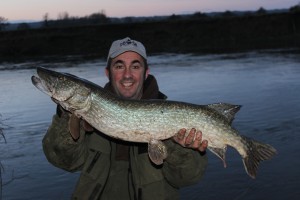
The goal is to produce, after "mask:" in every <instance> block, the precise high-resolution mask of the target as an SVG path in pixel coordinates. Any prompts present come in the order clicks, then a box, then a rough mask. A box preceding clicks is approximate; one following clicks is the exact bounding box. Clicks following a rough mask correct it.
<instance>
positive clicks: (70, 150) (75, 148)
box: [43, 113, 88, 172]
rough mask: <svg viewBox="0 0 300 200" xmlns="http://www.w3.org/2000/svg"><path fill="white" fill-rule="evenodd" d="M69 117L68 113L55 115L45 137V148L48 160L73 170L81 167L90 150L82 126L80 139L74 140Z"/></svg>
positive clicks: (60, 166)
mask: <svg viewBox="0 0 300 200" xmlns="http://www.w3.org/2000/svg"><path fill="white" fill-rule="evenodd" d="M69 117H70V116H69V114H68V113H64V114H62V115H61V116H58V114H55V115H54V116H53V119H52V124H51V125H50V126H49V128H48V130H47V133H46V135H45V136H44V138H43V150H44V153H45V156H46V158H47V160H48V161H49V162H50V163H52V164H53V165H54V166H56V167H58V168H61V169H64V170H67V171H70V172H73V171H77V170H80V169H81V167H82V165H83V164H84V161H85V159H86V157H87V154H88V151H87V148H86V145H85V142H84V141H85V140H84V137H85V133H84V132H85V131H84V130H83V129H82V128H81V130H80V137H79V139H78V140H76V141H74V140H73V138H72V137H71V134H70V132H69V123H68V121H69ZM81 127H82V126H81Z"/></svg>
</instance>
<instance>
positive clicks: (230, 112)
mask: <svg viewBox="0 0 300 200" xmlns="http://www.w3.org/2000/svg"><path fill="white" fill-rule="evenodd" d="M208 107H209V108H212V109H214V110H215V111H217V112H218V113H219V114H221V115H223V116H225V117H226V119H227V120H228V123H229V124H231V123H232V121H233V120H234V115H235V114H236V113H237V112H238V111H239V110H240V109H241V107H242V106H241V105H232V104H228V103H214V104H209V105H208Z"/></svg>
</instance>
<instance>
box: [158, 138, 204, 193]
mask: <svg viewBox="0 0 300 200" xmlns="http://www.w3.org/2000/svg"><path fill="white" fill-rule="evenodd" d="M165 145H166V146H167V149H168V157H167V158H166V160H165V162H164V165H163V174H164V176H165V178H166V179H167V181H168V182H169V183H170V184H171V185H172V186H174V187H176V188H180V187H183V186H189V185H192V184H195V183H197V182H198V181H199V180H200V179H201V177H202V176H203V174H204V172H205V169H206V166H207V156H206V154H205V155H201V154H200V152H198V151H195V150H193V149H189V148H184V147H182V146H180V145H179V144H177V143H175V142H173V141H172V140H171V139H169V140H166V141H165Z"/></svg>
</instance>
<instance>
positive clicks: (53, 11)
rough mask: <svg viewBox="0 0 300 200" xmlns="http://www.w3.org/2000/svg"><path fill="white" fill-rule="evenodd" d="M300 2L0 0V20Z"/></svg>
mask: <svg viewBox="0 0 300 200" xmlns="http://www.w3.org/2000/svg"><path fill="white" fill-rule="evenodd" d="M298 4H300V0H0V17H4V18H6V19H8V21H14V20H36V21H41V20H42V19H43V16H45V14H46V13H47V14H48V17H49V19H57V18H58V16H59V14H61V13H64V12H67V13H68V14H69V16H74V17H83V16H87V15H90V14H92V13H98V12H102V11H104V13H105V14H106V16H107V17H128V16H136V17H140V16H163V15H172V14H176V15H179V14H192V13H195V12H203V13H206V12H215V11H217V12H223V11H256V10H258V9H259V8H261V7H262V8H264V9H266V10H270V9H282V8H290V7H292V6H295V5H298Z"/></svg>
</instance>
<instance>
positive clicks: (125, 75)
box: [124, 67, 132, 78]
mask: <svg viewBox="0 0 300 200" xmlns="http://www.w3.org/2000/svg"><path fill="white" fill-rule="evenodd" d="M124 77H125V78H130V77H132V72H131V69H130V68H129V67H126V68H125V71H124Z"/></svg>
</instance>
